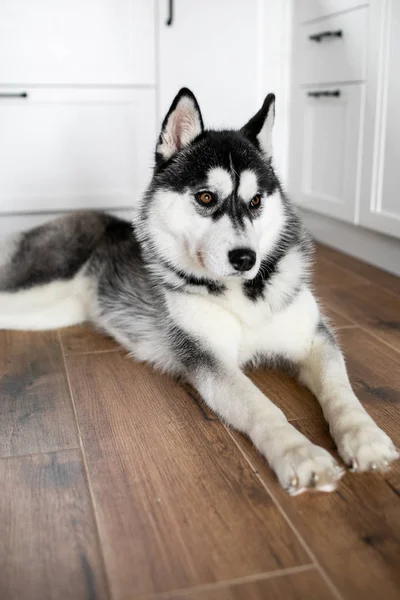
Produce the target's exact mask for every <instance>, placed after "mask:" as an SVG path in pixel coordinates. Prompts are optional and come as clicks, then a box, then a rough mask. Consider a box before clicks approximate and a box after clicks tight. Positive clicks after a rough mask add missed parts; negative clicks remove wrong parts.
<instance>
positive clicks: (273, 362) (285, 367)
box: [244, 353, 298, 377]
mask: <svg viewBox="0 0 400 600" xmlns="http://www.w3.org/2000/svg"><path fill="white" fill-rule="evenodd" d="M244 368H245V369H260V368H266V369H272V370H278V369H279V370H282V371H285V372H286V373H289V375H291V376H293V377H294V376H296V375H297V373H298V366H297V365H296V363H294V362H293V361H291V360H289V359H288V358H286V356H284V355H283V354H273V355H268V354H263V353H257V354H255V355H254V356H253V357H252V359H251V360H250V361H249V362H248V363H246V365H245V367H244Z"/></svg>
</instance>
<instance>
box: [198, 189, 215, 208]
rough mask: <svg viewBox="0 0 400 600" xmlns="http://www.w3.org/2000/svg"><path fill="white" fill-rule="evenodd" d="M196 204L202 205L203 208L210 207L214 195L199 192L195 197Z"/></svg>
mask: <svg viewBox="0 0 400 600" xmlns="http://www.w3.org/2000/svg"><path fill="white" fill-rule="evenodd" d="M196 199H197V202H199V203H200V204H204V206H210V205H211V204H213V203H214V195H213V194H212V193H211V192H200V193H199V194H197V196H196Z"/></svg>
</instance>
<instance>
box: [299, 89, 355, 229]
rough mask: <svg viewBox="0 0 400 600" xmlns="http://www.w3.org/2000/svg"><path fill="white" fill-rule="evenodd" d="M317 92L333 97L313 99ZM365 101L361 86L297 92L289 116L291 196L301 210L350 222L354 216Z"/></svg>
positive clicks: (300, 90)
mask: <svg viewBox="0 0 400 600" xmlns="http://www.w3.org/2000/svg"><path fill="white" fill-rule="evenodd" d="M321 91H322V92H325V93H328V94H331V95H325V96H315V93H321ZM337 92H339V94H340V95H337ZM363 98H364V84H359V85H347V86H342V87H341V88H339V87H338V88H336V87H334V88H326V89H324V90H321V89H320V88H308V89H302V88H298V89H297V90H296V92H295V94H294V98H293V101H294V102H293V105H294V108H293V112H292V115H291V116H292V122H291V125H292V139H291V144H290V157H289V158H290V163H289V174H290V182H289V189H290V192H291V195H292V197H293V198H294V200H295V201H296V202H297V203H298V204H300V205H301V206H303V207H305V208H309V209H312V210H315V211H316V212H320V213H323V214H326V215H329V216H332V217H337V218H340V219H343V220H345V221H350V222H353V221H354V218H355V207H356V194H357V189H358V177H359V175H358V173H359V168H358V165H359V159H360V157H359V141H360V131H361V124H360V121H361V115H362V112H363V111H362V106H363Z"/></svg>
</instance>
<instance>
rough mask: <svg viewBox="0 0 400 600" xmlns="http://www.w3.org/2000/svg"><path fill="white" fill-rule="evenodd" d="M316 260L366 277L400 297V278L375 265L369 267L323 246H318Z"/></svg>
mask: <svg viewBox="0 0 400 600" xmlns="http://www.w3.org/2000/svg"><path fill="white" fill-rule="evenodd" d="M316 259H317V262H318V260H320V259H324V260H328V261H330V262H331V263H334V264H336V265H338V266H340V267H344V268H346V269H348V270H350V271H353V273H355V274H356V275H357V276H360V277H364V278H365V279H368V281H370V282H371V283H374V284H375V285H379V286H380V287H381V288H384V289H386V290H388V291H390V292H392V293H394V294H398V295H400V277H397V276H396V275H392V274H391V273H387V272H386V271H383V270H382V269H379V268H378V267H374V266H373V265H369V264H368V263H365V262H363V261H361V260H358V259H357V258H353V257H352V256H349V255H348V254H343V253H342V252H338V251H337V250H334V249H333V248H329V247H328V246H324V245H323V244H317V245H316Z"/></svg>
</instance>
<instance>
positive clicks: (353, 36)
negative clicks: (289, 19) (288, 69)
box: [289, 0, 400, 237]
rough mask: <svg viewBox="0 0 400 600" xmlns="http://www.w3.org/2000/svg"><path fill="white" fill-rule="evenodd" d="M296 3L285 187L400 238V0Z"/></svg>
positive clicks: (321, 208)
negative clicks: (287, 172)
mask: <svg viewBox="0 0 400 600" xmlns="http://www.w3.org/2000/svg"><path fill="white" fill-rule="evenodd" d="M292 8H293V47H292V49H293V52H292V78H291V79H292V96H291V109H290V143H289V149H290V153H289V174H290V177H289V191H290V193H291V195H292V197H293V198H294V199H295V201H296V202H297V203H298V204H299V206H300V207H302V208H304V209H307V210H312V211H314V212H316V213H319V214H321V215H327V216H330V217H334V218H336V219H340V220H342V221H347V222H348V223H351V224H353V225H356V226H364V227H366V228H369V229H373V230H375V231H379V232H382V233H386V234H390V235H392V236H395V237H400V197H399V192H398V190H399V188H400V169H399V150H398V149H399V140H400V118H399V111H398V106H399V103H400V75H399V72H400V71H399V69H398V67H397V61H398V56H399V55H400V3H399V2H398V1H396V0H370V2H368V3H367V2H364V3H362V2H358V3H357V2H355V1H351V0H323V1H321V0H295V1H294V2H292ZM310 94H311V95H310Z"/></svg>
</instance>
